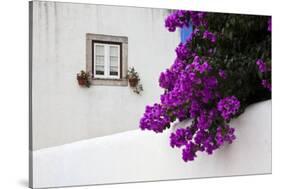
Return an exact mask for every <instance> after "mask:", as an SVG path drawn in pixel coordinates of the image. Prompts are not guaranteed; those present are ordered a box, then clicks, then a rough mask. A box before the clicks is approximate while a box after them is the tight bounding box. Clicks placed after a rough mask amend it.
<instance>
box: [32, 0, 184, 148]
mask: <svg viewBox="0 0 281 189" xmlns="http://www.w3.org/2000/svg"><path fill="white" fill-rule="evenodd" d="M167 15H168V11H167V10H162V9H149V8H134V7H117V6H102V5H89V4H72V3H57V2H40V1H34V2H33V44H32V46H33V57H32V61H33V64H32V66H33V72H32V75H33V79H32V82H33V89H32V93H33V96H32V103H33V106H32V108H33V121H32V122H33V129H32V131H33V145H32V146H33V149H35V150H36V149H41V148H46V147H51V146H56V145H61V144H65V143H69V142H73V141H78V140H81V139H87V138H92V137H97V136H103V135H108V134H112V133H117V132H121V131H126V130H132V129H137V128H138V121H139V118H140V116H141V115H142V113H143V111H144V107H145V105H146V104H151V103H153V102H155V101H157V100H158V99H159V95H160V94H161V93H162V91H161V89H160V88H159V87H158V76H159V74H160V72H161V71H163V70H164V69H166V68H168V67H169V66H170V65H171V63H172V62H173V60H174V58H175V53H174V49H175V47H176V46H177V44H178V43H179V40H180V37H179V33H169V32H168V31H167V30H166V29H165V27H164V19H165V17H166V16H167ZM86 33H97V34H105V35H106V34H108V35H116V36H127V37H128V41H129V43H128V46H129V47H128V48H129V49H128V65H129V67H131V66H134V67H135V68H136V70H137V71H138V72H139V74H140V77H141V82H142V84H143V87H144V92H143V94H142V95H141V96H138V95H136V94H135V93H133V92H132V90H131V89H130V88H129V87H117V86H116V87H115V86H92V87H91V88H89V89H84V88H80V87H79V86H78V84H77V81H76V73H78V72H79V71H80V70H81V69H85V67H86V59H85V57H86V54H85V53H86V49H85V47H86Z"/></svg>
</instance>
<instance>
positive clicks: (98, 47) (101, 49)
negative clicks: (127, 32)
mask: <svg viewBox="0 0 281 189" xmlns="http://www.w3.org/2000/svg"><path fill="white" fill-rule="evenodd" d="M96 55H102V56H104V46H103V45H96Z"/></svg>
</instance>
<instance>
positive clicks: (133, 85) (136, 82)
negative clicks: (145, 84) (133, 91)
mask: <svg viewBox="0 0 281 189" xmlns="http://www.w3.org/2000/svg"><path fill="white" fill-rule="evenodd" d="M138 82H139V80H138V79H137V78H130V79H129V83H130V86H131V87H135V86H137V84H138Z"/></svg>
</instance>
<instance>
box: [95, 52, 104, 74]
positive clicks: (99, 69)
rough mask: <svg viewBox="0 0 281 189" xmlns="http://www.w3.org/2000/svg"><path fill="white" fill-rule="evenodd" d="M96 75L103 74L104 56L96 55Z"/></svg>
mask: <svg viewBox="0 0 281 189" xmlns="http://www.w3.org/2000/svg"><path fill="white" fill-rule="evenodd" d="M95 68H96V69H95V70H96V75H104V56H100V55H96V67H95Z"/></svg>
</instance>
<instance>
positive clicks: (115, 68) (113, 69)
mask: <svg viewBox="0 0 281 189" xmlns="http://www.w3.org/2000/svg"><path fill="white" fill-rule="evenodd" d="M109 51H110V66H109V74H110V75H113V76H117V75H118V72H119V65H118V59H119V48H118V47H117V46H110V47H109Z"/></svg>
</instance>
